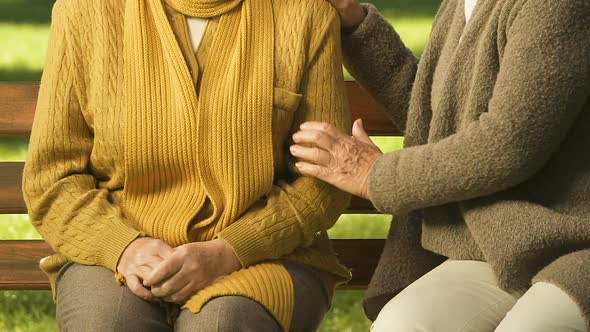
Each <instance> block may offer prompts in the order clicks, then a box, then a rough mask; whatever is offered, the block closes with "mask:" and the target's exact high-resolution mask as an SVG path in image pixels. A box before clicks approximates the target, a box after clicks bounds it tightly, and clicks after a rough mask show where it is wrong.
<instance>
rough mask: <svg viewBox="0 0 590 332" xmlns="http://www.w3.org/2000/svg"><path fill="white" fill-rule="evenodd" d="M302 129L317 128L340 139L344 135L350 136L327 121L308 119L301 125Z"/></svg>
mask: <svg viewBox="0 0 590 332" xmlns="http://www.w3.org/2000/svg"><path fill="white" fill-rule="evenodd" d="M299 128H301V130H317V131H321V132H323V133H326V134H328V135H330V136H332V137H333V138H335V139H340V138H342V137H348V135H346V134H345V133H343V132H342V131H341V130H340V129H338V128H336V127H334V126H333V125H331V124H329V123H327V122H317V121H308V122H304V123H302V124H301V126H299Z"/></svg>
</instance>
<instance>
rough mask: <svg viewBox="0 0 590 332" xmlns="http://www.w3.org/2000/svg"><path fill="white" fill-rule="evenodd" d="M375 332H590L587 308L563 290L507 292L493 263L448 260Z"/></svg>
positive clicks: (389, 311) (538, 287) (393, 305)
mask: <svg viewBox="0 0 590 332" xmlns="http://www.w3.org/2000/svg"><path fill="white" fill-rule="evenodd" d="M372 331H378V332H379V331H401V332H409V331H461V332H467V331H474V332H475V331H477V332H493V331H496V332H545V331H547V332H549V331H575V332H584V331H587V330H586V329H585V321H584V319H583V317H582V314H581V310H580V309H579V308H578V307H577V306H576V304H575V303H574V302H573V300H571V298H570V297H569V296H568V295H567V294H566V293H564V292H563V291H562V290H561V289H559V288H558V287H556V286H554V285H552V284H547V283H537V284H535V285H534V286H533V287H531V288H530V289H528V290H526V289H523V290H515V291H505V290H502V289H501V288H500V287H499V286H498V285H497V282H496V280H495V277H494V274H493V271H492V269H491V267H490V266H489V264H487V263H483V262H475V261H453V260H448V261H446V262H444V263H443V264H441V265H440V266H439V267H437V268H435V269H434V270H432V271H431V272H429V273H427V274H426V275H424V276H423V277H422V278H420V279H418V280H417V281H415V282H414V283H412V284H411V285H410V286H408V287H407V288H406V289H404V290H403V291H402V292H400V293H399V294H398V295H397V296H396V297H394V298H393V299H392V300H391V301H390V302H389V303H387V304H386V305H385V306H384V307H383V310H382V311H381V312H380V313H379V316H378V317H377V319H376V320H375V323H374V324H373V327H372Z"/></svg>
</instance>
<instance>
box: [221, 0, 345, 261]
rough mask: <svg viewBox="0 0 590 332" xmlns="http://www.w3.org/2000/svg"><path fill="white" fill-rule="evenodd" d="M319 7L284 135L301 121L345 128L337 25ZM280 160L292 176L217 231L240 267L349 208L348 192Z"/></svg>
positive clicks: (297, 240) (306, 239) (289, 245)
mask: <svg viewBox="0 0 590 332" xmlns="http://www.w3.org/2000/svg"><path fill="white" fill-rule="evenodd" d="M322 9H323V10H325V12H324V13H316V15H318V16H320V18H321V19H320V18H318V19H317V21H318V22H322V23H323V24H324V26H323V27H322V28H321V29H317V30H314V32H312V33H313V34H314V35H313V36H312V41H313V43H312V47H311V48H309V51H308V52H310V53H309V54H308V57H307V58H308V59H310V60H309V61H310V63H309V64H308V66H307V68H308V69H307V72H306V73H305V75H304V77H303V78H302V81H301V94H302V100H301V103H300V106H299V109H298V110H297V112H296V113H295V115H294V118H293V122H292V124H291V128H288V129H287V131H288V133H285V134H287V135H289V137H290V136H291V135H292V134H293V133H294V132H296V131H298V130H299V127H300V125H301V124H302V123H304V122H306V121H323V122H328V123H331V124H333V125H334V126H336V127H338V128H340V129H341V130H344V131H347V132H350V115H349V112H348V107H347V101H346V94H345V90H344V82H343V77H342V61H341V53H340V38H339V36H340V25H339V21H338V19H337V17H336V14H335V12H333V9H332V8H331V7H330V6H329V4H328V3H326V4H325V6H324V8H322ZM326 17H328V18H329V20H328V21H326ZM291 144H292V140H291V139H288V140H287V144H286V146H285V147H284V149H285V151H284V152H285V155H289V152H288V151H289V150H288V147H289V146H290V145H291ZM284 162H286V163H287V164H288V166H289V168H290V169H291V170H292V171H293V174H291V175H290V176H288V177H286V178H283V179H279V180H277V181H276V183H275V185H274V186H273V189H272V191H271V192H270V193H269V194H268V195H266V197H265V198H264V199H263V200H261V201H260V202H259V204H257V205H255V206H253V207H252V208H251V209H250V210H249V211H248V212H247V213H245V214H244V215H243V216H242V217H240V219H238V220H237V221H235V222H234V223H233V224H232V225H230V226H229V227H227V228H226V229H225V230H223V231H222V232H221V233H220V234H219V237H220V238H222V239H224V240H226V241H227V242H228V243H229V244H230V245H231V246H232V247H233V248H234V251H235V252H236V254H237V256H238V257H239V259H240V261H241V263H242V265H243V266H249V265H252V264H254V263H257V262H259V261H263V260H267V259H276V258H279V257H283V256H285V255H287V254H290V253H291V252H292V251H293V250H295V249H296V248H298V247H305V246H308V245H310V244H311V243H312V242H313V240H314V239H315V237H316V236H317V233H318V232H323V231H325V230H327V229H328V228H330V227H332V226H333V225H334V223H335V222H336V220H337V219H338V217H339V216H340V214H341V213H342V212H343V211H344V210H345V209H346V208H347V207H348V203H349V197H350V195H348V194H346V193H343V192H342V191H340V190H338V189H336V188H334V187H333V186H331V185H329V184H327V183H324V182H322V181H320V180H318V179H315V178H310V177H306V176H302V175H301V174H297V173H295V170H296V168H295V167H294V163H295V162H296V160H294V158H290V157H289V159H288V160H285V161H284Z"/></svg>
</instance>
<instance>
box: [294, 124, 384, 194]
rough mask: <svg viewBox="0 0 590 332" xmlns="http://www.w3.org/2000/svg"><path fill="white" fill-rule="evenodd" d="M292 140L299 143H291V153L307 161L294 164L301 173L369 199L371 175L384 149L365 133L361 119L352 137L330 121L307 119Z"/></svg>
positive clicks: (353, 130) (353, 129)
mask: <svg viewBox="0 0 590 332" xmlns="http://www.w3.org/2000/svg"><path fill="white" fill-rule="evenodd" d="M293 141H294V142H295V143H297V144H296V145H293V146H291V153H292V154H293V155H294V156H295V157H297V158H300V159H302V160H304V161H301V162H298V163H297V164H295V166H297V168H298V169H299V171H300V172H301V173H302V174H305V175H308V176H314V177H317V178H318V179H320V180H322V181H326V182H328V183H330V184H331V185H333V186H335V187H337V188H339V189H341V190H344V191H346V192H349V193H351V194H353V195H356V196H359V197H363V198H367V199H368V198H369V174H370V171H371V168H372V167H373V164H375V162H376V161H377V158H379V156H381V154H382V152H381V150H380V149H379V148H378V147H377V146H376V145H375V144H374V143H373V141H371V139H370V138H369V136H368V135H367V133H366V132H365V130H364V128H363V124H362V121H361V120H357V121H355V123H354V125H353V127H352V136H349V135H346V134H344V133H343V132H342V131H340V130H338V129H337V128H335V127H334V126H332V125H330V124H327V123H319V122H306V123H304V124H302V125H301V131H299V132H297V133H295V134H294V135H293ZM300 144H301V145H300ZM303 144H306V145H308V146H309V145H312V146H313V147H305V146H304V145H303Z"/></svg>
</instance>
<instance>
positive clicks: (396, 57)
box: [342, 5, 418, 131]
mask: <svg viewBox="0 0 590 332" xmlns="http://www.w3.org/2000/svg"><path fill="white" fill-rule="evenodd" d="M364 6H365V9H366V10H367V17H366V18H365V20H364V21H363V23H362V24H361V25H360V26H359V27H357V28H356V29H355V30H354V31H353V32H350V33H344V34H343V37H342V50H343V53H344V64H345V67H346V68H347V69H348V71H349V72H350V73H351V74H352V76H353V77H355V78H356V79H357V80H358V81H359V82H360V83H361V84H362V85H363V86H364V87H365V88H367V89H368V90H369V92H370V93H371V94H372V95H373V96H374V97H375V98H376V99H377V100H378V101H379V102H380V103H381V104H382V105H383V106H384V107H385V109H386V111H387V113H388V115H389V116H390V117H391V119H392V121H393V122H394V124H395V125H396V126H397V127H398V128H399V129H400V130H402V131H403V130H404V129H405V125H406V118H407V116H406V115H407V112H408V105H409V101H410V95H411V92H412V91H411V90H412V86H413V83H414V79H415V76H416V71H417V68H418V58H416V57H415V56H414V54H413V53H412V52H411V51H410V50H409V49H408V48H406V46H405V45H404V43H403V42H402V40H401V38H400V36H399V35H398V34H397V32H396V31H395V30H394V28H393V27H392V26H391V25H390V23H389V22H388V21H387V20H386V19H385V18H384V17H383V16H381V15H380V14H379V12H378V11H377V9H376V8H375V7H374V6H372V5H364Z"/></svg>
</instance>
